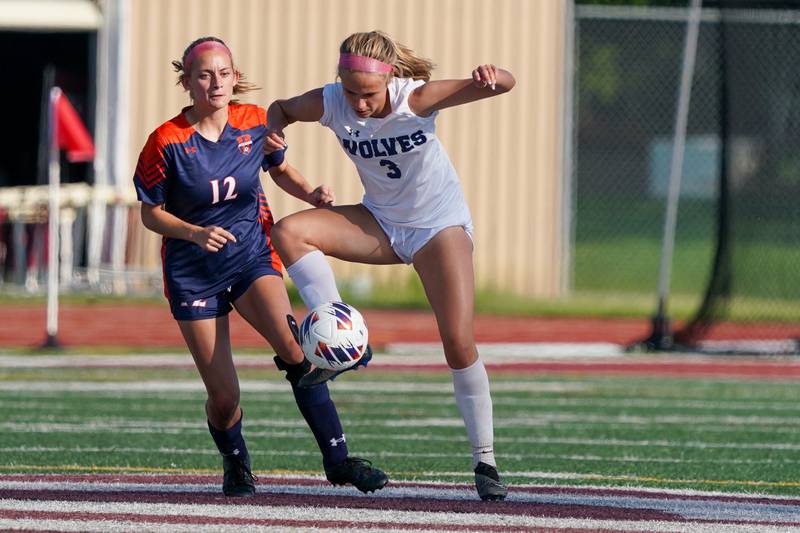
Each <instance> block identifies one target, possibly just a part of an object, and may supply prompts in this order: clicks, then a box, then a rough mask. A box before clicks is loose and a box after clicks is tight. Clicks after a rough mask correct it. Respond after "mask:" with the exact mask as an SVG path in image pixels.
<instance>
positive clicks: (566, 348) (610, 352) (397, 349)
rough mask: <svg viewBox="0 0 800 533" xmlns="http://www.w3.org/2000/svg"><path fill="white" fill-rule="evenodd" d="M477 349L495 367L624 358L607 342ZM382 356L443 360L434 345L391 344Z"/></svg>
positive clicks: (621, 350)
mask: <svg viewBox="0 0 800 533" xmlns="http://www.w3.org/2000/svg"><path fill="white" fill-rule="evenodd" d="M477 348H478V353H479V354H480V355H481V357H482V358H485V359H487V360H488V361H487V362H489V363H495V362H496V361H495V359H502V360H517V361H520V360H532V359H572V358H578V359H589V358H597V357H602V358H607V357H610V356H624V355H625V347H624V346H622V345H619V344H613V343H608V342H486V343H478V345H477ZM383 352H385V354H386V355H388V356H392V355H401V356H405V357H409V356H411V357H436V358H438V360H439V361H441V360H443V359H444V350H443V349H442V344H441V343H438V342H436V343H433V342H395V343H391V344H387V345H386V346H385V347H384V350H383ZM380 355H381V356H383V354H380Z"/></svg>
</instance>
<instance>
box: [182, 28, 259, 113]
mask: <svg viewBox="0 0 800 533" xmlns="http://www.w3.org/2000/svg"><path fill="white" fill-rule="evenodd" d="M207 41H215V42H218V43H220V44H222V45H223V46H225V48H228V45H227V44H225V41H223V40H222V39H219V38H217V37H200V38H199V39H195V40H194V41H192V42H191V43H190V44H189V46H187V47H186V50H184V51H183V55H182V56H181V59H180V60H177V59H174V60H173V61H172V68H173V70H174V71H175V72H177V73H178V81H177V82H176V83H175V85H181V83H183V80H184V77H186V76H189V72H186V71H185V70H184V64H185V63H186V57H187V56H188V55H189V52H191V51H192V49H193V48H194V47H195V46H197V45H198V44H200V43H204V42H207ZM231 57H233V56H231ZM233 69H234V70H235V71H236V72H237V73H238V74H239V81H238V82H237V83H236V85H234V86H233V94H243V93H247V92H250V91H255V90H258V89H259V87H257V86H256V85H255V84H254V83H252V82H249V81H246V80H245V76H244V73H242V71H240V70H239V69H237V68H236V66H235V65H234V67H233ZM231 103H232V104H238V103H239V102H238V101H237V100H231Z"/></svg>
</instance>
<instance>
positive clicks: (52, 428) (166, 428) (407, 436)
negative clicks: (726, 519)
mask: <svg viewBox="0 0 800 533" xmlns="http://www.w3.org/2000/svg"><path fill="white" fill-rule="evenodd" d="M290 425H292V426H295V427H297V428H298V430H297V431H257V430H253V429H250V428H248V430H247V431H246V433H247V437H249V438H252V437H272V438H288V439H302V440H306V439H308V431H306V430H305V425H304V424H303V423H302V422H297V421H294V422H290ZM248 426H249V424H248ZM0 430H2V431H5V432H8V433H44V434H52V433H87V434H96V433H127V434H136V435H151V434H152V435H163V434H170V435H180V434H187V433H192V434H201V435H204V434H205V433H206V432H207V429H206V428H205V426H204V425H203V424H200V423H194V422H180V421H176V422H165V421H152V422H148V421H113V420H98V421H87V422H79V423H72V424H70V423H64V422H56V423H49V422H0ZM358 439H359V440H360V441H363V440H370V439H373V440H380V441H398V442H399V441H403V442H406V441H421V442H454V441H456V442H467V441H468V439H467V437H466V436H464V435H431V434H422V433H420V434H415V433H403V434H402V435H391V434H387V433H385V432H380V433H374V432H362V431H359V432H358ZM494 442H495V443H497V444H545V445H554V444H557V445H561V444H564V445H578V446H595V447H606V446H612V447H625V446H628V447H645V448H654V447H657V448H681V449H684V448H695V449H701V450H706V449H725V450H784V451H800V444H792V443H774V442H742V443H739V442H708V441H669V440H663V439H661V440H659V439H643V440H634V439H585V438H575V437H560V438H558V437H495V439H494Z"/></svg>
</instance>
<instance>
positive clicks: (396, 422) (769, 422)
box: [0, 412, 800, 429]
mask: <svg viewBox="0 0 800 533" xmlns="http://www.w3.org/2000/svg"><path fill="white" fill-rule="evenodd" d="M343 419H344V421H345V422H346V425H347V426H348V427H388V428H419V427H461V426H463V424H464V421H463V420H462V419H461V418H460V417H455V416H452V417H448V416H440V417H424V418H422V417H416V418H401V419H392V420H374V419H369V420H363V419H359V420H354V419H351V418H350V417H348V416H345V417H343ZM795 422H796V419H794V418H791V417H758V416H744V417H739V416H731V415H723V416H691V415H686V416H680V415H666V416H661V415H657V416H649V417H648V416H632V415H580V414H572V413H561V412H542V413H533V414H530V415H527V416H509V417H502V416H498V417H495V419H494V427H495V428H512V429H515V428H516V429H518V428H523V427H539V426H543V425H547V424H553V423H583V424H603V425H607V424H618V425H620V426H622V427H628V426H642V427H646V426H652V425H680V426H685V425H694V426H698V425H703V426H705V425H713V424H724V425H729V426H747V427H772V426H775V427H776V428H778V429H780V428H781V427H782V426H785V425H787V424H795ZM26 423H27V422H2V423H0V428H2V427H8V428H9V429H10V428H15V427H17V428H21V427H24V424H26ZM48 423H50V422H45V424H48ZM104 423H121V424H125V423H126V421H125V420H119V419H116V420H115V419H114V418H112V417H109V418H100V419H97V420H94V421H88V420H86V421H84V420H82V421H79V422H76V423H72V424H67V425H65V426H64V427H66V428H69V427H78V426H80V425H81V424H98V425H102V424H104ZM134 423H135V422H134ZM5 424H14V425H11V426H5ZM16 424H20V425H16ZM34 424H35V423H34ZM31 427H35V426H34V425H31ZM53 427H58V426H57V425H55V426H53ZM247 427H248V428H253V427H267V428H272V427H303V421H302V420H299V419H298V420H294V419H293V420H286V419H282V418H248V420H247ZM798 429H800V428H798Z"/></svg>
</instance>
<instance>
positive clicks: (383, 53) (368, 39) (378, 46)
mask: <svg viewBox="0 0 800 533" xmlns="http://www.w3.org/2000/svg"><path fill="white" fill-rule="evenodd" d="M339 53H342V54H356V55H359V56H364V57H371V58H372V59H377V60H378V61H382V62H384V63H388V64H389V65H392V75H394V76H396V77H398V78H414V79H415V80H425V81H429V80H430V79H431V72H432V71H433V69H434V64H433V63H432V62H431V61H430V60H429V59H425V58H424V57H420V56H418V55H416V54H415V53H414V51H413V50H411V49H410V48H408V47H407V46H405V45H403V44H401V43H398V42H396V41H394V40H393V39H392V38H391V37H389V36H388V35H387V34H385V33H384V32H382V31H380V30H375V31H370V32H360V33H354V34H352V35H350V36H349V37H348V38H347V39H345V40H344V41H343V42H342V45H341V46H340V47H339Z"/></svg>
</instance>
